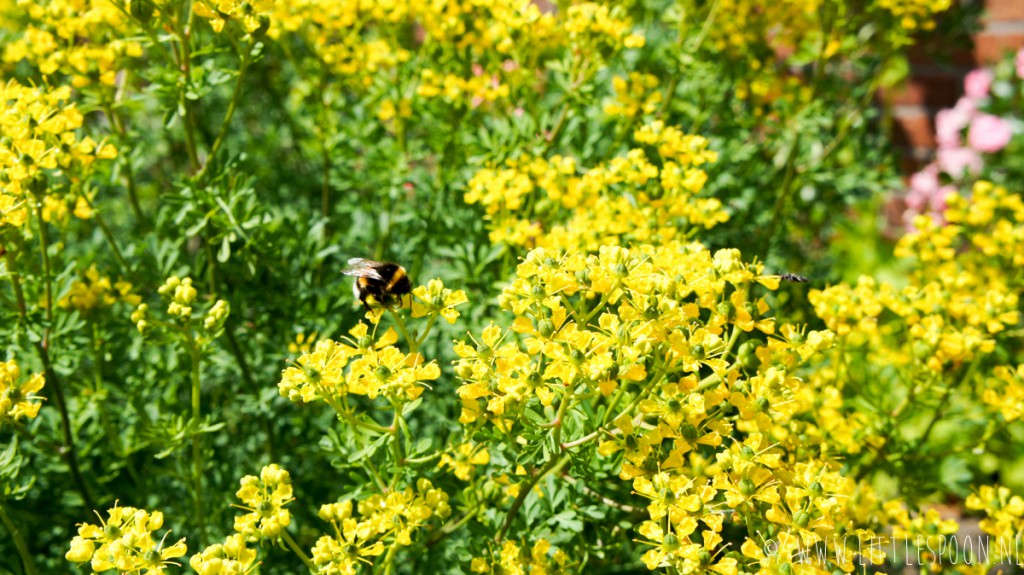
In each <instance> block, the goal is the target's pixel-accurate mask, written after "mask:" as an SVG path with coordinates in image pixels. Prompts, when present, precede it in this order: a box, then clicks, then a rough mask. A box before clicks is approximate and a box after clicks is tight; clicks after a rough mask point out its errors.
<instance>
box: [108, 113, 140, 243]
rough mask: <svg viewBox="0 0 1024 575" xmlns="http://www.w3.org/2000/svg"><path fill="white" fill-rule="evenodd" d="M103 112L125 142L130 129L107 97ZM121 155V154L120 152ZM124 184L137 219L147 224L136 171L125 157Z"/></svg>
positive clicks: (119, 139)
mask: <svg viewBox="0 0 1024 575" xmlns="http://www.w3.org/2000/svg"><path fill="white" fill-rule="evenodd" d="M103 112H104V113H105V114H106V116H107V121H109V122H110V125H111V126H113V128H114V131H115V132H117V136H118V141H119V143H120V142H123V141H124V139H125V135H126V134H127V133H128V130H126V129H125V127H124V122H123V121H122V120H121V118H120V116H118V115H117V112H116V111H114V106H113V104H111V102H110V101H108V100H107V99H106V98H104V99H103ZM118 155H119V156H120V154H118ZM124 185H125V188H127V189H128V203H129V204H130V205H131V207H132V212H134V213H135V219H137V220H138V221H139V222H140V223H141V224H143V225H146V224H147V223H148V220H147V219H146V215H145V213H143V211H142V206H141V205H140V204H139V194H138V191H137V190H136V189H135V173H134V171H133V170H132V162H131V159H129V158H125V160H124Z"/></svg>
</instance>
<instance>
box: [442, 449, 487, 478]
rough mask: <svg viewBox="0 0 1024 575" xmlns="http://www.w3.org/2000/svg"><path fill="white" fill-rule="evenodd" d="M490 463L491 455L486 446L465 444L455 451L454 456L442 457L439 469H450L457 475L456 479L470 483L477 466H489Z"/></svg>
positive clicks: (446, 454)
mask: <svg viewBox="0 0 1024 575" xmlns="http://www.w3.org/2000/svg"><path fill="white" fill-rule="evenodd" d="M490 461H491V454H490V453H489V452H488V451H487V447H486V445H484V444H477V445H473V444H472V443H469V442H465V443H463V444H461V445H459V446H458V447H457V448H456V449H455V454H454V455H451V454H448V453H445V454H444V455H442V456H441V462H440V463H439V464H438V467H448V468H449V469H451V470H452V471H453V472H454V473H455V477H458V478H459V479H461V480H463V481H469V480H470V479H471V478H472V476H473V473H474V471H475V470H476V467H477V466H480V465H487V464H488V463H490Z"/></svg>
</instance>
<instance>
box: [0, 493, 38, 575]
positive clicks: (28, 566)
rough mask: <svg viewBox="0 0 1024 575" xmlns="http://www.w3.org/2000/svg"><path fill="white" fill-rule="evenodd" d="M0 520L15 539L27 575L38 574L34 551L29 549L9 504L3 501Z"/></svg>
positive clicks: (0, 504)
mask: <svg viewBox="0 0 1024 575" xmlns="http://www.w3.org/2000/svg"><path fill="white" fill-rule="evenodd" d="M0 520H2V521H3V523H4V527H6V528H7V531H8V533H10V534H11V539H13V540H14V547H15V548H16V549H17V550H18V555H19V556H20V557H21V562H22V564H24V565H25V575H36V574H37V573H39V572H38V571H36V563H35V561H34V560H33V559H32V553H30V552H29V550H28V545H27V544H26V543H25V537H24V536H23V535H22V534H21V529H20V528H19V527H18V526H17V525H15V524H14V521H13V520H12V519H11V516H10V515H8V513H7V506H6V505H4V504H3V503H2V502H0Z"/></svg>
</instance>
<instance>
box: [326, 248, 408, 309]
mask: <svg viewBox="0 0 1024 575" xmlns="http://www.w3.org/2000/svg"><path fill="white" fill-rule="evenodd" d="M341 273H343V274H345V275H347V276H352V277H354V278H356V280H355V281H354V282H353V283H352V293H354V294H355V296H356V297H357V298H358V299H359V301H361V302H363V305H364V306H366V309H370V307H372V306H373V305H382V306H385V307H390V306H392V305H394V304H395V303H396V301H399V302H400V301H401V299H402V296H403V295H406V294H407V293H409V292H410V291H412V282H411V281H410V280H409V273H408V272H406V271H405V268H403V267H402V266H400V265H398V264H396V263H392V262H377V261H373V260H366V259H363V258H352V259H350V260H348V267H347V268H345V269H343V270H342V271H341Z"/></svg>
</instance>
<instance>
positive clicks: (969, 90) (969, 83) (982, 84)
mask: <svg viewBox="0 0 1024 575" xmlns="http://www.w3.org/2000/svg"><path fill="white" fill-rule="evenodd" d="M991 87H992V72H989V71H988V70H986V69H984V68H981V69H978V70H973V71H971V72H970V73H969V74H967V77H966V78H964V94H966V95H967V97H968V98H971V99H974V100H980V99H981V98H985V97H987V96H988V91H989V88H991Z"/></svg>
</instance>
